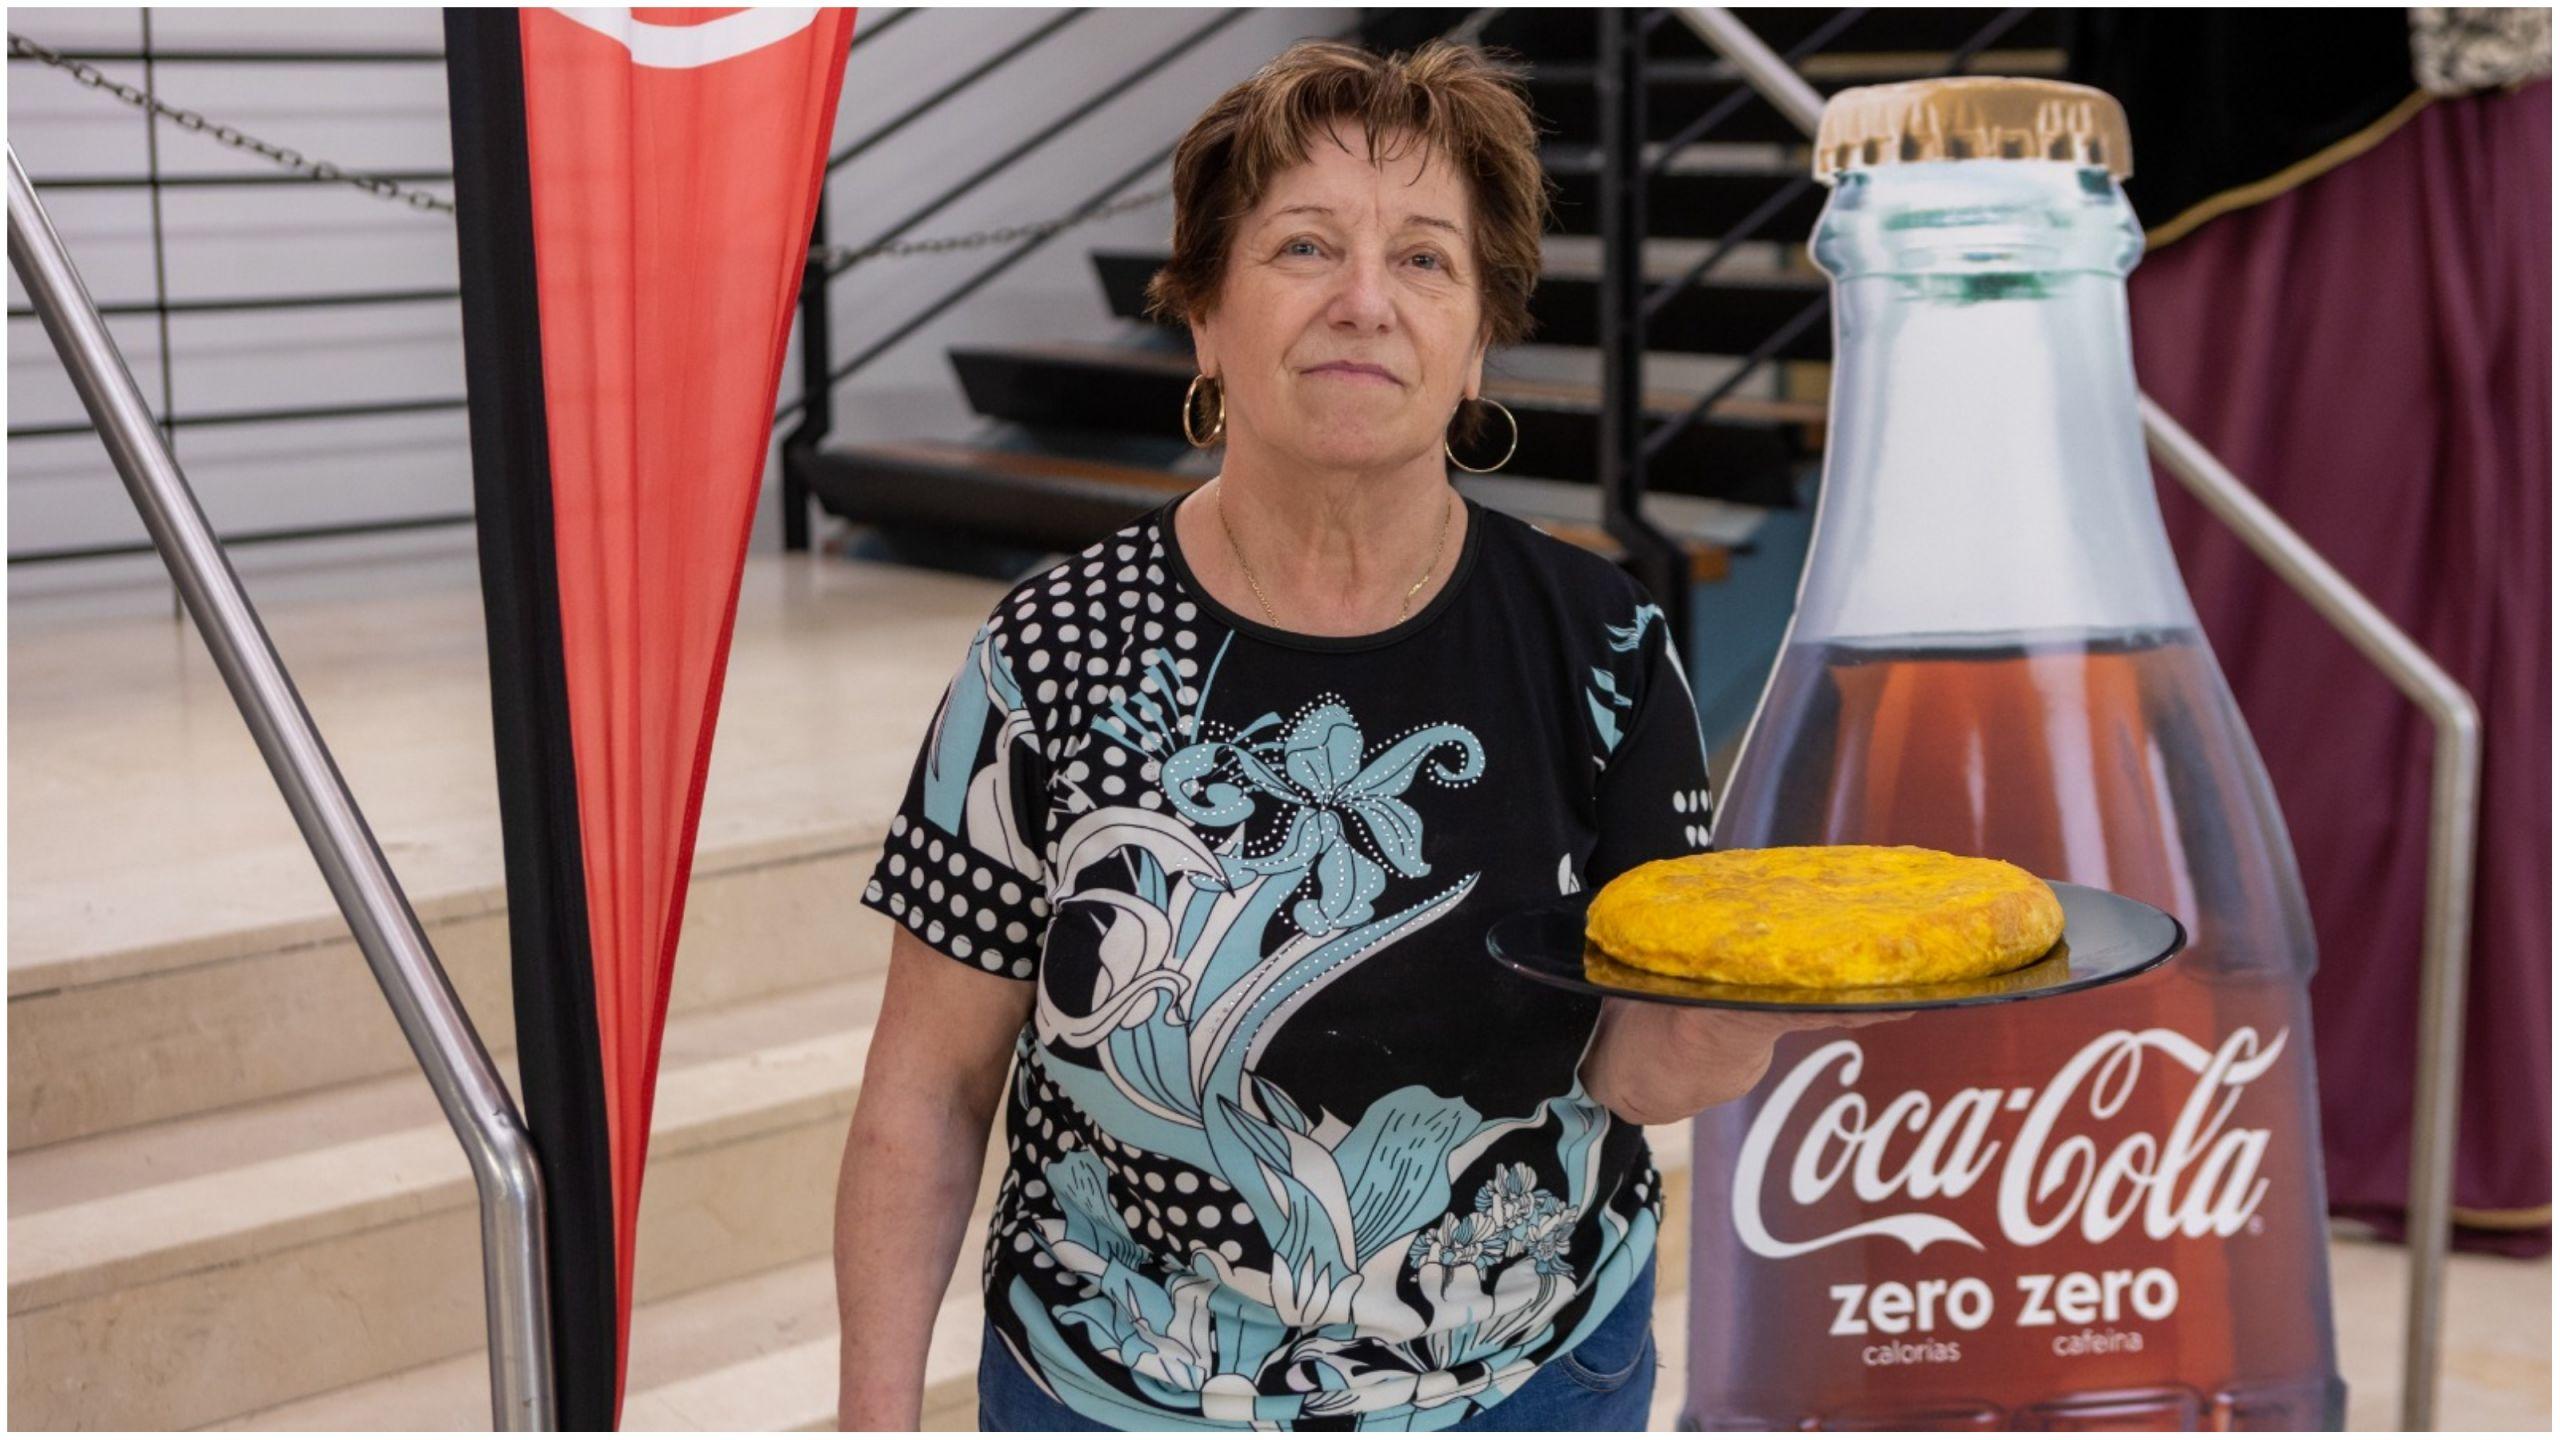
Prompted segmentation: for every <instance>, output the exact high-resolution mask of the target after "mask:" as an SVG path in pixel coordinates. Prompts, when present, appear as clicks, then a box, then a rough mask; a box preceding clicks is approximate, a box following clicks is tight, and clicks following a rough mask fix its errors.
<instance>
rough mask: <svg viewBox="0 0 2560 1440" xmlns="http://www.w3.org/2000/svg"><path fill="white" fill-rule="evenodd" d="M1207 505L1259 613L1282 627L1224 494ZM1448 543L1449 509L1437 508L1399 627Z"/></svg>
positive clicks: (1402, 605) (1402, 604)
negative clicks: (1434, 528)
mask: <svg viewBox="0 0 2560 1440" xmlns="http://www.w3.org/2000/svg"><path fill="white" fill-rule="evenodd" d="M1209 503H1210V504H1212V505H1214V506H1216V507H1217V510H1218V528H1219V529H1221V530H1224V531H1226V532H1227V551H1228V553H1229V554H1232V555H1234V556H1235V557H1236V568H1237V569H1239V570H1242V571H1243V572H1244V583H1246V584H1247V585H1250V586H1252V587H1253V598H1254V599H1256V600H1258V601H1260V602H1261V603H1262V613H1263V615H1264V617H1265V618H1267V619H1269V620H1270V621H1271V626H1272V628H1273V629H1275V630H1276V629H1279V628H1281V625H1280V617H1279V615H1278V614H1276V613H1275V612H1273V610H1272V608H1271V597H1270V596H1268V595H1265V594H1263V593H1262V582H1261V581H1260V580H1257V579H1255V578H1254V574H1253V566H1252V565H1251V564H1249V563H1247V562H1246V560H1245V558H1244V547H1243V546H1241V545H1239V544H1237V543H1236V530H1235V527H1234V526H1233V525H1230V524H1228V523H1227V500H1226V492H1225V491H1223V490H1221V491H1218V492H1217V493H1215V494H1213V495H1211V496H1210V497H1209ZM1448 544H1449V507H1448V506H1446V505H1443V506H1441V507H1440V533H1439V535H1438V536H1437V537H1435V538H1434V539H1433V540H1432V542H1431V563H1430V564H1429V565H1426V566H1424V567H1423V570H1422V574H1421V575H1420V576H1418V577H1417V578H1416V579H1415V580H1414V582H1413V584H1412V585H1411V586H1409V587H1408V588H1407V589H1406V590H1405V592H1404V599H1403V600H1402V601H1401V602H1399V603H1398V604H1397V606H1396V622H1397V623H1398V624H1402V623H1403V622H1404V620H1405V617H1406V616H1408V615H1410V614H1411V613H1412V612H1413V597H1414V596H1416V595H1419V594H1421V593H1422V587H1423V585H1424V584H1425V583H1427V582H1428V581H1429V580H1430V579H1431V572H1432V571H1434V570H1437V569H1439V568H1440V556H1441V554H1442V553H1443V552H1444V551H1445V550H1446V549H1447V548H1448Z"/></svg>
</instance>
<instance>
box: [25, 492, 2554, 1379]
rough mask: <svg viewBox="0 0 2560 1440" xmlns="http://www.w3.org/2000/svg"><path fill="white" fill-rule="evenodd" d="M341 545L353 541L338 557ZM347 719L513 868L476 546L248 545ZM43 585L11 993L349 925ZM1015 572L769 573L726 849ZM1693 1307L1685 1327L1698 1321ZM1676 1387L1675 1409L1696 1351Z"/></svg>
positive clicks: (471, 841)
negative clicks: (111, 968)
mask: <svg viewBox="0 0 2560 1440" xmlns="http://www.w3.org/2000/svg"><path fill="white" fill-rule="evenodd" d="M341 553H342V554H344V553H345V552H341ZM243 563H244V568H245V569H246V570H247V571H248V572H249V574H248V579H249V584H250V588H251V593H252V595H253V597H254V598H256V599H258V600H259V601H260V602H261V604H262V605H263V606H264V608H265V620H266V623H267V626H268V629H269V631H270V632H271V633H272V634H273V635H274V637H275V640H276V644H277V646H278V649H279V650H280V651H281V653H282V654H283V656H284V658H285V660H286V662H287V664H288V665H289V666H290V667H292V669H293V672H294V675H295V677H296V679H297V681H298V682H299V684H300V686H301V689H302V693H303V696H304V699H305V701H306V703H307V704H308V706H309V708H310V710H311V712H312V714H313V716H314V717H315V719H316V720H317V721H318V722H319V725H320V728H321V731H322V733H323V735H324V736H325V737H326V738H327V739H328V740H329V741H330V743H331V744H332V746H333V747H334V748H335V750H336V754H337V759H338V763H339V766H340V768H341V769H342V770H343V772H344V773H345V774H346V776H347V778H348V782H349V784H350V786H351V787H352V788H353V790H354V792H355V794H356V796H357V798H358V800H359V801H360V802H361V803H362V804H363V805H364V806H365V808H366V812H367V815H368V817H369V819H370V821H371V823H372V826H373V828H374V831H375V833H376V835H377V836H378V837H379V838H380V839H381V841H382V844H383V846H384V849H385V850H386V852H387V853H388V854H389V856H390V858H391V860H392V863H393V865H394V866H395V868H396V869H397V870H398V871H399V873H400V875H401V877H402V879H403V880H404V881H405V882H406V883H407V884H408V886H409V887H410V889H411V891H412V894H413V897H417V898H418V899H419V900H420V904H421V907H422V908H426V907H427V906H430V905H432V904H433V903H434V900H435V897H438V896H442V895H453V894H461V893H465V892H470V891H477V890H485V889H486V888H487V887H489V886H492V885H494V884H495V883H496V881H497V879H498V876H499V869H500V866H499V851H498V835H497V826H496V821H495V798H494V782H493V778H492V765H491V757H490V740H489V712H488V696H487V679H486V666H485V648H484V647H485V640H484V636H483V632H482V630H481V618H480V607H479V599H478V592H477V589H476V583H477V582H476V578H475V576H476V572H475V570H474V567H473V565H472V562H471V557H470V551H469V549H468V544H467V541H457V540H456V539H455V538H454V537H451V536H445V537H428V538H424V539H413V540H409V541H404V542H400V543H397V544H392V545H389V546H386V547H384V548H382V549H380V550H378V551H377V552H376V553H374V554H371V555H368V556H364V557H361V558H347V559H342V560H341V561H339V562H338V563H336V564H334V565H330V566H322V567H318V568H305V569H301V570H297V571H285V570H276V569H273V568H271V567H269V568H262V565H264V562H261V561H260V560H258V559H256V558H254V557H253V558H250V559H248V560H245V561H244V562H243ZM42 588H45V589H50V590H52V591H54V592H55V593H51V594H43V593H37V589H36V587H30V588H28V589H24V590H22V589H20V588H19V587H18V585H17V584H16V581H15V577H13V586H12V605H11V610H10V616H9V680H10V690H9V723H10V732H11V733H10V745H9V783H10V787H11V792H12V793H11V798H10V806H9V840H10V849H11V852H12V853H11V860H10V875H9V889H10V905H9V967H10V979H11V990H12V993H19V992H21V991H22V990H23V989H26V988H32V987H34V986H37V985H40V984H42V983H45V977H46V976H48V975H49V974H55V973H58V972H60V971H61V970H63V969H64V968H65V967H78V966H82V965H94V964H98V963H102V957H105V958H106V960H108V961H113V960H115V958H116V957H123V963H130V964H155V963H169V961H170V959H171V958H173V956H175V955H177V954H179V953H182V952H183V950H184V947H185V946H186V944H187V943H188V941H189V940H190V938H191V937H196V936H201V935H204V934H206V933H208V932H214V931H220V930H239V929H244V928H252V927H291V926H295V925H304V926H323V927H325V926H329V925H334V924H335V921H334V920H333V919H332V918H331V913H330V910H329V900H328V896H327V893H326V891H325V890H324V889H323V887H322V886H321V883H320V880H319V877H318V874H317V872H316V871H315V870H314V869H313V867H312V863H311V860H310V858H309V856H308V854H307V853H306V852H305V851H304V850H303V848H302V842H301V839H300V837H299V835H298V834H297V833H296V831H295V830H294V828H293V825H292V823H291V820H290V818H289V817H288V816H287V814H286V812H285V810H284V806H283V804H282V802H281V801H280V800H278V799H277V797H276V794H275V791H274V789H273V787H272V785H271V783H270V782H269V780H268V778H267V776H266V774H265V771H264V769H263V766H262V764H261V762H260V761H259V759H258V756H257V752H256V750H255V748H254V746H252V745H251V743H250V741H249V737H248V733H247V731H246V729H245V728H244V727H243V726H242V724H241V722H240V720H239V718H238V716H237V715H236V713H235V712H234V711H233V710H232V708H231V702H230V700H229V697H228V696H227V694H226V693H225V692H224V691H223V688H222V686H221V684H220V682H219V679H218V677H217V676H216V674H215V672H214V671H213V668H212V666H211V663H210V662H209V661H208V660H207V659H206V658H205V654H204V650H203V647H202V645H201V643H200V642H199V641H198V640H197V639H196V638H195V636H194V634H193V633H192V631H191V630H190V629H188V628H186V627H184V626H183V625H173V624H172V623H171V620H170V618H169V612H168V606H167V600H166V595H167V591H166V588H165V586H163V585H155V584H151V583H142V584H138V585H135V586H131V587H123V588H118V587H107V588H104V589H100V588H96V587H83V588H79V589H72V590H68V591H66V589H65V587H62V586H59V585H51V584H46V585H45V586H43V587H42ZM998 589H999V587H997V586H994V585H992V584H989V583H987V582H983V581H973V580H966V579H959V578H954V577H949V576H939V575H931V574H925V573H922V572H916V571H908V570H897V569H891V568H886V567H875V566H862V565H852V564H844V563H838V562H829V561H825V560H819V559H813V558H809V557H800V558H794V559H781V558H760V559H758V560H756V561H755V562H754V563H753V564H751V566H750V568H749V570H748V574H747V579H746V584H745V587H744V590H743V593H742V596H741V601H740V608H739V627H738V638H737V642H736V648H735V650H734V652H733V655H732V665H733V669H732V673H731V678H730V681H729V686H728V692H727V693H728V700H727V704H726V706H725V708H724V711H723V713H722V717H721V722H720V730H719V743H718V745H717V747H716V750H715V754H714V758H713V765H712V772H711V781H710V786H709V790H708V794H707V796H706V802H705V810H704V819H703V845H704V846H705V848H706V849H709V848H715V847H719V846H724V845H752V844H755V843H757V842H758V841H759V840H761V839H764V838H780V837H786V836H791V835H795V834H805V833H807V832H809V831H813V830H815V831H823V830H829V829H839V828H846V827H852V828H856V829H859V828H860V827H864V826H868V827H871V828H872V829H875V830H876V829H877V828H879V827H881V826H882V825H884V824H885V821H886V817H887V815H888V813H889V810H890V808H891V807H892V806H893V805H894V803H895V801H896V798H897V795H898V793H899V789H900V787H901V786H902V785H903V783H904V781H905V777H906V773H907V770H908V767H909V766H910V765H911V764H912V762H913V760H914V747H915V745H916V743H917V740H918V738H919V736H920V735H921V733H922V727H923V725H924V724H925V723H926V720H927V718H928V717H929V715H930V713H931V709H932V706H933V703H934V701H935V698H936V697H937V696H938V695H939V693H940V690H941V687H942V685H943V683H944V682H945V681H946V680H947V678H948V677H949V674H950V671H951V669H952V667H953V666H954V665H956V663H957V661H958V657H959V655H960V653H961V650H962V648H963V646H964V645H965V643H966V640H967V637H968V634H969V632H970V631H971V629H972V628H973V627H974V626H975V625H976V623H977V622H978V620H979V619H980V618H982V617H983V615H984V614H985V611H986V609H987V607H988V605H989V604H990V603H991V602H992V600H993V598H994V596H995V594H996V593H997V591H998ZM2331 1256H2332V1265H2333V1267H2334V1270H2333V1273H2334V1279H2335V1290H2336V1310H2337V1324H2338V1338H2339V1352H2340V1364H2341V1368H2342V1369H2343V1370H2344V1372H2345V1373H2346V1375H2347V1377H2348V1381H2349V1384H2350V1386H2351V1392H2350V1394H2351V1399H2350V1409H2349V1419H2350V1421H2351V1423H2353V1424H2354V1425H2355V1426H2356V1427H2357V1428H2387V1427H2389V1426H2391V1425H2392V1424H2393V1423H2395V1421H2396V1406H2397V1395H2398V1371H2399V1358H2398V1357H2399V1349H2400V1333H2399V1326H2400V1316H2401V1307H2402V1304H2403V1299H2404V1295H2403V1286H2404V1284H2405V1280H2404V1274H2403V1255H2402V1252H2401V1251H2399V1250H2398V1249H2397V1248H2396V1247H2389V1246H2382V1245H2376V1244H2371V1243H2367V1242H2362V1241H2357V1240H2349V1239H2341V1240H2339V1241H2337V1242H2335V1243H2334V1244H2333V1245H2332V1247H2331ZM2550 1290H2551V1270H2550V1265H2549V1262H2548V1261H2547V1260H2546V1261H2537V1262H2517V1261H2502V1260H2494V1259H2488V1258H2483V1257H2473V1256H2464V1257H2458V1258H2457V1259H2456V1261H2455V1263H2454V1267H2453V1274H2452V1288H2451V1294H2450V1297H2449V1304H2448V1307H2447V1335H2446V1364H2445V1380H2444V1386H2443V1413H2442V1417H2441V1422H2440V1423H2442V1424H2443V1425H2445V1426H2448V1427H2455V1428H2477V1429H2537V1430H2539V1429H2548V1428H2549V1426H2550V1423H2551V1367H2550V1336H2551V1328H2550V1313H2551V1312H2550ZM1685 1314H1686V1312H1685V1306H1684V1304H1683V1303H1682V1302H1681V1301H1680V1300H1679V1299H1678V1298H1677V1296H1676V1295H1675V1296H1672V1297H1668V1298H1667V1300H1666V1304H1665V1306H1664V1309H1663V1313H1662V1316H1661V1319H1662V1322H1663V1324H1664V1326H1665V1339H1666V1342H1673V1341H1676V1339H1677V1330H1678V1328H1679V1327H1681V1326H1682V1325H1683V1324H1685ZM1664 1348H1665V1352H1666V1357H1667V1358H1669V1359H1670V1360H1671V1361H1672V1368H1670V1369H1667V1370H1666V1371H1665V1372H1664V1374H1663V1376H1662V1379H1661V1382H1660V1386H1659V1389H1658V1393H1657V1414H1656V1419H1657V1422H1658V1423H1660V1424H1664V1425H1667V1424H1668V1423H1669V1422H1670V1420H1671V1418H1672V1417H1673V1416H1674V1415H1675V1414H1676V1412H1677V1409H1678V1405H1679V1392H1680V1375H1679V1370H1678V1367H1677V1357H1678V1352H1679V1350H1680V1348H1681V1347H1680V1346H1679V1345H1678V1344H1677V1343H1666V1345H1665V1347H1664Z"/></svg>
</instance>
